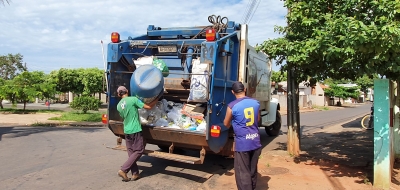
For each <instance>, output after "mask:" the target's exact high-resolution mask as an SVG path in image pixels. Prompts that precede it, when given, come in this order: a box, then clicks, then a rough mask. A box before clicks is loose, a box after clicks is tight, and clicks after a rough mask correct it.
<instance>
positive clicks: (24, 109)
mask: <svg viewBox="0 0 400 190" xmlns="http://www.w3.org/2000/svg"><path fill="white" fill-rule="evenodd" d="M25 108H26V100H24V114H25Z"/></svg>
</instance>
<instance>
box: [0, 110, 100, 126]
mask: <svg viewBox="0 0 400 190" xmlns="http://www.w3.org/2000/svg"><path fill="white" fill-rule="evenodd" d="M58 116H60V114H54V113H35V114H5V113H0V121H1V122H0V124H1V125H3V126H4V125H19V126H34V125H43V126H60V127H61V126H85V127H104V126H105V125H104V124H103V123H102V122H76V121H57V120H48V119H49V118H52V117H58Z"/></svg>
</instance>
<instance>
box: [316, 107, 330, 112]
mask: <svg viewBox="0 0 400 190" xmlns="http://www.w3.org/2000/svg"><path fill="white" fill-rule="evenodd" d="M313 108H314V109H319V110H325V111H326V110H329V107H328V106H313Z"/></svg>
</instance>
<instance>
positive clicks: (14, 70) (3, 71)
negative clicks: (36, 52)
mask: <svg viewBox="0 0 400 190" xmlns="http://www.w3.org/2000/svg"><path fill="white" fill-rule="evenodd" d="M22 59H23V56H22V55H21V54H15V55H13V54H8V55H2V56H0V80H1V81H0V84H1V85H2V87H0V90H1V91H0V108H1V109H3V104H2V102H3V100H4V99H9V100H11V99H13V97H12V94H13V93H11V92H10V89H8V88H6V87H5V85H6V84H8V83H10V81H9V80H12V79H13V78H14V77H15V76H16V75H18V73H20V72H23V71H26V70H27V68H26V66H25V64H24V63H23V61H22Z"/></svg>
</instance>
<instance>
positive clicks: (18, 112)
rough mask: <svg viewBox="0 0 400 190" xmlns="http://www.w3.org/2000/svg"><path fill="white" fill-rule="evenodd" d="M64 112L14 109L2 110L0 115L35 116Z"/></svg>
mask: <svg viewBox="0 0 400 190" xmlns="http://www.w3.org/2000/svg"><path fill="white" fill-rule="evenodd" d="M61 112H64V111H62V110H48V109H41V110H31V109H26V110H25V111H24V110H23V109H16V108H4V109H0V113H7V114H35V113H61Z"/></svg>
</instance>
